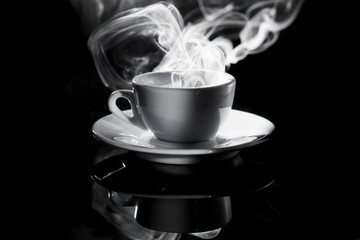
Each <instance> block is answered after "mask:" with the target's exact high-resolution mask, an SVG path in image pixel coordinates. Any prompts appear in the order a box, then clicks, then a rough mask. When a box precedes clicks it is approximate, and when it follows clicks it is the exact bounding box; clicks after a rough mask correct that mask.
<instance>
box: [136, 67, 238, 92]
mask: <svg viewBox="0 0 360 240" xmlns="http://www.w3.org/2000/svg"><path fill="white" fill-rule="evenodd" d="M184 71H193V72H214V73H221V74H224V75H227V76H228V77H229V78H228V79H226V81H221V82H219V83H215V84H211V85H205V86H199V87H174V86H163V85H152V84H147V83H146V82H144V83H139V82H138V81H137V80H138V79H139V78H142V77H144V76H147V75H155V74H164V73H171V72H184ZM235 81H236V79H235V77H234V76H233V75H231V74H230V73H227V72H225V71H224V72H223V71H217V70H209V69H206V70H201V69H176V70H164V71H156V72H146V73H142V74H139V75H136V76H135V77H134V78H133V79H132V84H133V86H134V85H137V86H146V87H153V88H163V89H174V90H176V89H189V90H191V89H202V88H214V87H218V86H222V85H227V84H231V83H233V82H235Z"/></svg>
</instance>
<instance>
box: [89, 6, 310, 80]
mask: <svg viewBox="0 0 360 240" xmlns="http://www.w3.org/2000/svg"><path fill="white" fill-rule="evenodd" d="M99 1H100V2H101V0H99ZM303 1H304V0H260V1H259V0H233V1H230V0H222V1H215V0H209V1H205V0H198V1H197V7H196V8H193V10H192V11H188V12H186V14H185V15H184V17H183V16H182V14H181V13H180V11H179V9H178V8H177V7H176V6H175V5H173V4H171V3H168V2H164V1H162V2H158V3H153V4H150V5H148V6H145V7H141V8H133V9H128V10H127V11H123V12H120V14H118V15H115V16H114V17H113V18H111V19H110V20H109V21H108V22H106V23H105V24H103V25H101V26H100V27H99V28H98V29H97V30H95V31H94V32H93V33H92V34H91V36H90V38H89V42H88V43H89V47H90V49H91V51H92V53H93V55H94V59H95V62H96V64H97V68H98V70H99V72H100V75H101V77H102V79H103V81H104V82H105V83H106V85H111V84H115V82H116V81H119V79H120V80H122V81H124V80H125V82H127V83H129V80H130V82H131V79H132V78H133V77H134V76H135V75H138V74H141V73H144V72H149V71H177V70H188V71H191V70H204V71H206V70H215V71H221V72H224V71H226V70H227V69H229V68H230V66H231V65H233V64H236V63H238V62H239V61H241V60H243V59H244V58H246V56H248V55H249V54H257V53H260V52H262V51H265V50H266V49H268V48H269V47H270V46H272V45H273V44H274V43H275V42H276V40H277V39H278V37H279V33H280V32H281V31H282V30H284V29H285V28H287V27H288V26H289V25H290V24H291V23H292V22H293V21H294V20H295V18H296V16H297V15H298V13H299V11H300V8H301V6H302V3H303ZM152 2H153V1H152ZM174 2H177V1H174ZM185 2H188V1H185ZM179 5H181V4H180V3H179ZM180 9H182V10H183V9H184V5H181V6H180ZM183 12H184V10H183ZM129 39H133V40H131V41H130V40H129ZM134 39H135V40H134ZM139 41H142V43H143V45H141V44H139V46H138V47H139V48H140V49H133V52H130V51H129V52H126V49H127V46H130V44H131V42H139ZM116 45H118V46H121V49H117V50H114V49H113V47H114V46H116ZM106 50H109V51H113V53H112V54H113V55H114V52H116V51H118V52H117V55H116V54H115V55H116V56H115V57H114V56H113V55H111V54H108V55H107V56H106V58H103V57H101V56H102V55H104V54H105V55H106V54H107V51H106ZM110 55H111V56H110ZM109 64H110V65H111V64H112V65H113V66H114V68H112V67H111V66H110V67H109ZM177 79H184V76H180V77H179V75H178V74H175V75H174V79H173V82H174V84H177V85H179V84H180V83H181V82H184V81H177ZM111 82H112V83H111ZM175 82H176V83H175ZM185 82H186V84H185V85H187V86H190V85H192V86H197V85H199V82H196V83H194V82H191V81H185ZM185 85H181V86H185Z"/></svg>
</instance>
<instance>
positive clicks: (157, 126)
mask: <svg viewBox="0 0 360 240" xmlns="http://www.w3.org/2000/svg"><path fill="white" fill-rule="evenodd" d="M184 76H185V77H190V80H188V82H186V78H185V77H184ZM235 82H236V81H235V78H234V77H233V76H232V75H230V74H228V73H226V72H218V71H210V70H192V71H189V70H182V71H165V72H149V73H145V74H141V75H138V76H136V77H134V78H133V80H132V86H133V89H132V90H128V89H120V90H116V91H114V92H112V93H111V95H110V97H109V100H108V104H109V109H110V111H111V112H112V113H113V114H114V115H115V116H117V117H118V118H120V119H122V120H125V121H128V122H131V123H132V124H134V125H136V126H138V127H141V128H144V129H148V130H150V131H152V132H153V134H154V135H155V136H156V137H157V138H158V139H160V140H164V141H170V142H183V143H184V142H189V143H190V142H201V141H207V140H210V139H212V138H214V137H215V136H216V134H217V132H218V130H219V129H220V128H221V126H222V125H223V124H224V122H225V121H226V118H227V116H228V115H229V113H230V111H231V108H232V104H233V101H234V95H235ZM209 83H210V84H209ZM118 98H125V99H127V100H128V101H129V102H130V105H131V109H132V112H133V115H132V116H129V115H127V114H124V113H123V112H122V111H121V110H120V109H119V108H118V106H117V105H116V100H117V99H118Z"/></svg>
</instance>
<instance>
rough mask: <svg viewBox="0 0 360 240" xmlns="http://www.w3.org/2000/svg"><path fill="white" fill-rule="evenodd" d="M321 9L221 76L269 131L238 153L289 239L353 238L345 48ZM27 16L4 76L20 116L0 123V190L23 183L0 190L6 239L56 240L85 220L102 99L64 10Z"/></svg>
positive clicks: (351, 112) (310, 5)
mask: <svg viewBox="0 0 360 240" xmlns="http://www.w3.org/2000/svg"><path fill="white" fill-rule="evenodd" d="M328 7H329V6H327V5H321V4H320V3H315V1H305V3H304V5H303V7H302V9H301V11H300V14H299V16H298V17H297V19H296V20H295V22H294V23H293V24H292V25H291V26H290V27H289V28H287V29H286V30H284V31H283V32H281V34H280V38H279V39H278V41H277V42H276V43H275V45H274V46H272V47H271V48H270V49H268V50H267V51H265V52H263V53H260V54H257V55H251V56H248V57H247V58H246V59H244V60H243V61H241V62H239V63H238V64H236V65H233V66H232V67H231V68H230V73H232V74H233V75H234V76H235V77H236V79H237V89H236V99H235V102H234V108H235V109H239V110H245V111H249V112H252V113H255V114H258V115H261V116H263V117H266V118H268V119H269V120H271V121H272V122H273V123H274V124H275V126H276V130H275V132H274V134H273V136H272V138H271V139H270V140H269V141H268V142H266V143H264V144H263V145H261V146H260V145H259V146H257V147H254V148H251V149H249V150H246V153H245V154H246V155H249V156H254V157H256V158H259V159H261V160H262V161H264V162H266V164H268V165H269V166H270V167H271V169H272V170H273V171H274V173H275V176H276V179H277V183H278V185H279V186H280V188H281V195H280V198H283V199H284V207H283V209H284V211H285V216H286V221H289V222H290V224H289V226H291V228H290V229H280V231H287V230H290V231H291V232H292V234H293V238H294V239H300V238H302V239H326V238H330V239H356V237H359V236H360V233H359V226H360V223H359V216H360V215H359V214H360V212H359V207H358V205H359V204H358V203H359V202H360V201H359V197H358V193H359V184H358V183H359V176H358V175H359V169H358V168H356V162H357V161H358V156H357V155H356V154H354V153H356V147H357V146H356V143H357V142H356V141H357V139H356V129H357V127H356V123H357V122H356V119H355V115H356V112H357V111H358V107H357V105H356V97H357V96H356V91H355V88H354V87H353V86H351V85H350V84H349V83H350V82H351V81H352V80H351V79H352V78H350V77H349V75H350V73H349V70H348V69H347V68H344V67H343V66H344V65H345V66H346V67H347V58H346V57H345V56H343V55H342V51H343V50H342V48H340V47H339V45H341V46H346V45H343V44H339V42H338V40H339V39H338V35H337V34H336V31H337V30H336V29H339V26H338V25H337V24H336V22H337V21H332V19H333V18H334V16H333V14H332V13H333V11H334V10H336V9H330V8H328ZM29 9H31V11H28V12H27V13H28V15H29V16H30V17H29V18H27V17H26V18H25V17H23V19H22V24H23V25H22V27H21V28H16V29H18V30H19V29H21V31H20V35H21V36H20V37H19V38H18V39H17V41H16V43H15V44H16V48H15V49H16V50H17V51H16V54H12V57H13V58H14V60H13V61H12V62H14V63H15V64H14V65H15V68H14V70H11V71H12V76H16V77H18V78H21V81H14V83H15V84H14V85H15V86H13V88H12V89H14V91H12V92H11V93H13V94H15V93H17V92H18V90H24V92H25V93H26V95H24V97H23V98H21V104H22V105H25V111H21V114H20V115H19V117H16V118H15V119H14V120H11V121H12V123H13V124H14V125H15V128H16V129H17V130H19V132H16V134H15V132H14V131H11V134H10V135H11V136H10V138H8V139H9V142H10V146H12V147H14V150H13V151H11V153H12V154H11V156H12V157H11V159H12V160H13V161H11V162H13V163H15V164H14V165H15V166H14V167H12V168H11V169H10V170H9V171H5V172H8V173H11V176H12V178H8V182H13V181H14V180H13V178H14V176H24V178H21V179H20V180H18V182H20V186H18V184H16V187H12V189H13V190H15V191H14V192H15V193H14V194H10V193H9V194H10V195H11V196H17V197H11V198H10V201H11V202H13V203H16V207H14V208H12V209H11V211H10V214H11V216H12V217H13V218H12V219H14V223H15V225H16V230H15V231H14V232H13V234H14V235H15V236H16V235H18V234H23V233H24V232H26V234H30V233H34V234H35V236H34V237H38V238H40V237H44V238H46V239H66V236H69V234H70V233H71V231H73V228H74V226H78V225H81V224H82V223H83V222H84V221H85V220H86V219H87V218H90V216H88V215H87V214H88V209H89V208H90V205H89V204H90V203H89V200H88V199H89V196H90V192H91V191H90V185H91V181H92V180H91V178H90V171H91V167H92V165H93V159H94V154H95V153H96V148H97V147H98V143H97V142H96V141H94V139H93V136H92V134H91V125H92V124H93V122H94V121H95V120H97V119H98V118H99V117H101V116H103V115H105V114H108V113H109V112H108V110H107V96H108V94H109V93H110V90H109V89H106V88H105V87H104V86H103V85H102V83H101V82H100V79H99V77H98V75H97V72H96V70H95V67H94V64H93V61H92V58H91V55H90V53H89V51H88V49H87V45H86V41H87V36H86V34H84V33H83V32H82V27H81V23H80V20H79V16H78V15H77V13H76V12H75V11H74V9H73V8H72V7H71V5H70V4H69V3H68V2H66V1H59V2H52V3H49V4H46V5H43V6H42V8H40V6H39V8H36V6H31V8H29ZM33 9H34V10H33ZM25 16H27V15H25ZM16 26H17V27H18V25H16ZM23 50H26V51H23ZM24 52H25V54H24ZM20 54H21V55H20ZM14 55H15V56H14ZM24 65H25V66H24ZM12 112H17V113H19V111H18V106H17V107H14V108H12V111H9V114H8V116H11V114H12ZM18 160H21V161H18ZM19 164H21V165H19ZM9 179H10V180H9ZM14 199H15V200H17V201H15V200H14ZM15 210H20V211H19V213H17V212H18V211H15ZM25 210H26V214H24V212H25ZM27 210H30V212H29V213H27ZM15 212H16V213H15ZM35 219H37V220H36V221H35ZM39 219H40V221H38V220H39ZM27 228H29V230H26V231H25V230H24V232H22V231H19V229H27ZM70 235H71V234H70ZM303 237H305V238H303Z"/></svg>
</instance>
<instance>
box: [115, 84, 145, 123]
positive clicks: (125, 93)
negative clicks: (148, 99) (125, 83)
mask: <svg viewBox="0 0 360 240" xmlns="http://www.w3.org/2000/svg"><path fill="white" fill-rule="evenodd" d="M119 98H125V99H126V100H128V101H129V103H130V107H131V111H132V114H133V115H132V116H129V115H128V114H125V113H124V112H123V111H121V110H120V109H119V108H118V106H117V105H116V100H117V99H119ZM108 105H109V110H110V112H112V113H113V114H114V115H115V116H116V117H118V118H120V119H121V120H123V121H125V122H129V123H131V124H133V125H136V126H137V127H140V128H143V129H146V127H145V125H144V123H143V121H142V120H141V118H140V115H139V112H138V110H137V108H136V103H135V98H134V91H133V90H128V89H120V90H116V91H114V92H112V93H111V94H110V97H109V99H108Z"/></svg>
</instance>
